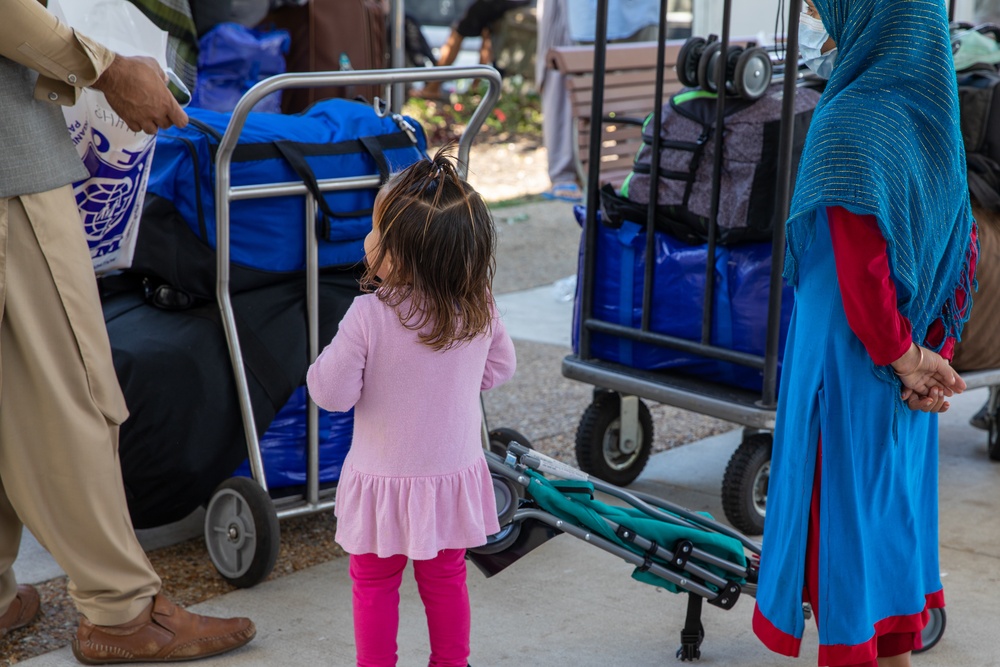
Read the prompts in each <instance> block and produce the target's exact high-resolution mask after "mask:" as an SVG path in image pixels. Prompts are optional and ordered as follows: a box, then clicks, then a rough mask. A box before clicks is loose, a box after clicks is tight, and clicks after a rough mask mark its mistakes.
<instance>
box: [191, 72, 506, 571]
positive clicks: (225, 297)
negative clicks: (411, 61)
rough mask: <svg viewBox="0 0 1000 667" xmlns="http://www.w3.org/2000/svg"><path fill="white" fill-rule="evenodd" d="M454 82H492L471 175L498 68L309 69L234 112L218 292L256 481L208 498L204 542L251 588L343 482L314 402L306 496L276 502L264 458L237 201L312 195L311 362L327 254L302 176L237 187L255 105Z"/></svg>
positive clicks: (342, 181)
mask: <svg viewBox="0 0 1000 667" xmlns="http://www.w3.org/2000/svg"><path fill="white" fill-rule="evenodd" d="M453 79H481V80H484V81H486V82H487V84H488V88H487V91H486V93H485V94H484V96H483V99H482V102H481V103H480V104H479V105H478V107H477V108H476V109H475V111H474V112H473V114H472V116H471V118H470V120H469V124H468V125H467V126H466V128H465V130H464V131H463V133H462V135H461V138H460V140H459V143H458V159H459V175H460V176H461V177H462V178H465V177H466V176H467V169H468V166H467V165H468V159H469V152H470V149H471V146H472V141H473V139H474V137H475V136H476V134H477V133H478V132H479V129H480V128H481V127H482V125H483V122H484V121H485V120H486V118H487V116H488V115H489V113H490V112H491V111H492V109H493V107H494V106H495V105H496V103H497V101H498V100H499V98H500V86H501V78H500V74H499V72H497V70H495V69H494V68H492V67H489V66H483V65H478V66H473V67H428V68H408V69H385V70H364V71H346V72H309V73H288V74H280V75H277V76H274V77H271V78H268V79H265V80H264V81H261V82H259V83H258V84H256V85H255V86H253V87H252V88H251V89H250V90H249V91H247V93H246V94H245V95H243V97H242V98H241V99H240V101H239V103H238V104H237V105H236V108H235V109H234V110H233V112H232V116H231V118H230V121H229V125H228V126H227V127H226V131H225V133H224V134H223V136H222V140H221V141H220V143H219V148H218V151H217V153H216V156H215V168H216V182H215V201H216V211H217V213H216V236H217V247H216V266H217V272H218V273H217V283H216V299H217V300H218V304H219V311H220V314H221V317H222V323H223V328H224V330H225V334H226V342H227V345H228V349H229V355H230V360H231V362H232V367H233V375H234V378H235V381H236V390H237V395H238V398H239V405H240V412H241V415H242V420H243V431H244V435H245V437H246V443H247V454H248V457H249V462H250V470H251V473H252V474H253V479H248V478H245V477H233V478H230V479H228V480H226V481H224V482H223V483H222V484H221V485H220V487H219V489H218V490H216V492H215V494H214V495H213V497H212V499H211V500H210V501H209V503H208V509H207V513H206V517H205V542H206V545H207V547H208V551H209V555H210V557H211V559H212V562H213V564H214V565H215V567H216V569H218V570H219V573H220V574H221V575H222V576H223V577H224V578H225V579H227V580H229V581H230V582H231V583H233V584H234V585H237V586H241V587H249V586H253V585H254V584H256V583H258V582H260V581H262V580H263V579H264V578H266V577H267V575H268V574H269V573H270V571H271V569H272V568H273V567H274V564H275V561H276V559H277V555H278V546H279V540H280V530H279V527H278V519H284V518H289V517H296V516H304V515H309V514H314V513H317V512H322V511H324V510H329V509H332V508H333V507H334V504H335V502H334V493H335V489H334V488H329V489H323V490H321V489H320V482H319V432H318V419H319V411H318V408H317V407H316V404H315V403H313V402H312V401H311V400H309V401H308V403H307V405H308V408H307V422H306V424H307V430H306V433H307V445H306V447H307V449H306V452H307V454H306V463H307V465H306V484H305V487H306V488H305V495H304V496H303V495H302V494H298V495H291V496H287V497H283V498H280V499H277V500H272V498H271V497H270V494H269V493H268V486H267V480H266V478H265V475H264V462H263V459H262V457H261V451H260V440H259V438H258V437H257V427H256V424H255V423H254V418H253V410H252V405H251V398H250V388H249V384H248V380H247V372H246V367H245V366H244V363H243V353H242V350H241V348H240V341H239V337H238V336H237V330H236V320H235V317H234V314H233V307H232V301H231V298H230V284H229V277H230V252H229V249H230V203H231V202H234V201H241V200H248V199H259V198H263V197H278V196H304V197H305V201H306V214H305V220H304V224H305V229H306V234H305V238H306V276H305V279H306V312H307V317H308V323H307V326H308V349H309V360H310V362H312V361H313V360H315V358H316V357H317V356H318V354H319V348H320V341H319V314H318V310H319V259H318V241H317V238H316V235H315V231H314V230H315V220H316V211H317V205H316V199H315V197H314V196H313V195H312V193H311V192H310V191H309V189H308V188H307V187H306V185H305V184H304V183H303V182H283V183H273V184H262V185H248V186H233V185H232V183H231V174H230V165H231V162H232V157H233V152H234V150H235V148H236V145H237V142H238V139H239V136H240V133H241V132H242V130H243V126H244V124H245V122H246V120H247V116H248V114H249V113H250V111H251V109H253V107H254V106H255V105H256V104H257V103H258V102H259V101H260V100H262V99H263V98H265V97H266V96H268V95H269V94H271V93H274V92H276V91H279V90H284V89H289V88H309V87H318V86H352V85H360V84H366V85H372V84H374V85H384V86H386V99H385V101H383V100H380V99H379V98H376V99H375V101H374V103H373V104H374V106H375V109H376V112H377V113H379V114H380V115H383V116H384V115H388V114H389V113H391V112H390V111H389V109H391V108H393V97H394V95H395V94H396V93H394V92H392V91H394V90H401V89H402V86H403V85H404V84H408V83H415V82H424V81H439V80H440V81H448V80H453ZM400 122H402V123H405V122H406V121H405V120H402V118H401V117H399V118H397V123H400ZM318 185H319V189H320V191H321V192H335V191H340V190H352V189H358V188H378V187H379V186H380V185H381V181H380V177H379V176H378V175H377V174H376V175H372V176H361V177H347V178H335V179H324V180H320V181H318Z"/></svg>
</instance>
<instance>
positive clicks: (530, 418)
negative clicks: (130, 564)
mask: <svg viewBox="0 0 1000 667" xmlns="http://www.w3.org/2000/svg"><path fill="white" fill-rule="evenodd" d="M545 166H546V159H545V151H544V149H542V148H539V147H538V146H537V145H536V142H532V141H520V142H510V143H503V144H484V145H477V146H476V147H474V148H473V152H472V155H471V156H470V172H469V180H470V182H471V183H472V184H473V186H474V187H476V189H477V190H478V191H479V192H480V193H482V195H483V196H484V198H485V199H486V200H487V201H489V202H498V203H499V204H498V205H497V206H495V207H494V217H495V219H496V222H497V229H498V236H499V240H500V241H499V249H498V257H497V276H496V282H495V290H496V292H497V293H498V294H502V293H506V292H513V291H518V290H523V289H528V288H532V287H539V286H543V285H549V284H552V283H555V282H556V281H557V280H559V279H561V278H564V277H566V276H569V275H571V274H573V273H575V271H576V263H577V247H578V241H579V228H578V227H577V226H576V224H575V222H573V218H572V211H571V206H570V205H569V204H566V203H562V202H551V203H550V202H545V203H542V202H541V200H540V198H539V197H538V196H537V195H538V194H539V193H541V192H543V191H544V190H545V189H546V188H547V187H548V177H547V175H546V172H545ZM510 200H520V201H517V202H514V203H511V201H510ZM516 348H517V355H518V373H517V376H516V377H515V378H514V379H513V380H512V381H511V382H509V383H508V384H507V385H504V386H503V387H500V388H498V389H496V390H494V391H491V392H487V394H486V395H485V405H486V414H487V420H488V423H489V425H490V427H491V428H495V427H501V426H502V427H508V428H513V429H516V430H517V431H520V432H521V433H523V434H524V435H525V436H526V437H527V438H528V439H529V440H530V442H531V443H532V445H533V446H534V447H536V448H537V449H539V450H540V451H541V452H543V453H545V454H548V455H550V456H553V457H555V458H558V459H560V460H563V461H566V462H569V463H574V462H575V455H574V437H575V433H576V426H577V424H578V422H579V419H580V416H581V414H582V413H583V411H584V410H585V409H586V407H587V405H588V404H589V403H590V400H591V394H592V388H591V387H590V386H589V385H584V384H581V383H578V382H574V381H570V380H567V379H565V378H563V377H562V375H561V372H560V363H561V360H562V358H563V357H564V356H566V355H567V354H569V353H570V350H569V349H568V348H564V347H561V346H557V345H546V344H541V343H531V342H525V341H518V342H517V343H516ZM650 409H651V412H652V415H653V420H654V433H655V440H654V451H662V450H664V449H668V448H670V447H674V446H677V445H680V444H684V443H687V442H691V441H693V440H697V439H700V438H703V437H706V436H708V435H712V434H715V433H720V432H722V431H726V430H730V429H732V428H733V425H732V424H729V423H726V422H722V421H720V420H717V419H711V418H708V417H704V416H702V415H697V414H694V413H690V412H685V411H682V410H677V409H675V408H672V407H669V406H660V405H650ZM281 532H282V538H281V553H280V555H279V558H278V563H277V566H276V567H275V570H274V572H273V573H272V574H271V575H270V576H271V577H272V578H276V577H281V576H284V575H286V574H289V573H291V572H295V571H297V570H300V569H303V568H307V567H310V566H313V565H317V564H319V563H322V562H325V561H328V560H331V559H333V558H337V557H339V556H341V555H343V552H342V551H341V550H340V548H339V547H338V546H337V545H336V544H335V543H334V540H333V534H334V523H333V521H332V516H330V515H328V514H320V515H314V516H310V517H302V518H297V519H288V520H285V521H282V523H281ZM149 558H150V560H151V561H152V563H153V565H154V566H155V568H156V570H157V572H159V573H160V575H161V577H162V578H163V585H164V592H165V593H166V594H167V595H168V596H169V597H171V598H172V599H173V600H174V601H175V602H177V603H178V604H181V605H182V606H187V605H191V604H195V603H198V602H201V601H203V600H206V599H209V598H212V597H215V596H218V595H222V594H224V593H226V592H229V591H230V590H232V587H231V586H230V585H229V584H228V583H227V582H225V581H224V580H223V579H221V578H220V577H219V575H218V573H217V572H216V571H215V569H214V567H213V566H212V564H211V561H210V560H209V557H208V553H207V551H206V549H205V545H204V542H203V541H202V540H200V539H193V540H189V541H187V542H183V543H181V544H177V545H174V546H171V547H167V548H163V549H156V550H153V551H151V552H149ZM39 590H40V592H41V594H42V600H43V602H42V610H43V616H42V618H41V619H40V620H39V621H37V622H36V623H35V624H34V625H33V626H30V627H29V628H26V629H24V630H20V631H17V632H14V633H11V634H10V635H8V636H7V637H4V638H2V639H0V667H4V666H6V665H13V664H16V663H18V662H20V661H21V660H24V659H26V658H29V657H32V656H35V655H39V654H41V653H45V652H48V651H52V650H56V649H58V648H61V647H63V646H66V645H67V644H68V643H69V642H70V640H71V639H72V637H73V634H74V632H75V630H76V624H77V615H76V611H75V609H74V608H73V605H72V603H71V601H70V599H69V597H68V595H67V593H66V579H65V578H64V577H63V578H57V579H53V580H51V581H48V582H45V583H43V584H41V585H39Z"/></svg>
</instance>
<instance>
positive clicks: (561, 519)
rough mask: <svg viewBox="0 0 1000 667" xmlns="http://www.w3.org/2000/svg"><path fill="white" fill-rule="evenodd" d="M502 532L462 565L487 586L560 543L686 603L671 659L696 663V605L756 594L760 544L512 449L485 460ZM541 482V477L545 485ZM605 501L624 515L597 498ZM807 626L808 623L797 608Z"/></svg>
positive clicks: (937, 635)
mask: <svg viewBox="0 0 1000 667" xmlns="http://www.w3.org/2000/svg"><path fill="white" fill-rule="evenodd" d="M486 459H487V462H488V463H489V467H490V473H491V475H492V478H493V490H494V492H495V494H496V499H497V514H498V518H499V523H500V531H499V532H498V533H496V534H495V535H491V536H490V537H489V539H488V541H487V543H486V544H485V545H484V546H481V547H476V548H474V549H469V551H468V555H469V560H471V561H472V562H473V563H474V564H475V565H476V567H478V568H479V570H480V571H482V573H483V574H485V575H486V576H487V577H492V576H493V575H495V574H497V573H499V572H501V571H502V570H504V569H505V568H506V567H507V566H508V565H510V564H512V563H514V562H515V561H517V560H518V559H519V558H521V557H522V556H524V555H525V554H527V553H528V552H530V551H532V550H533V549H535V548H536V547H538V546H540V545H542V544H544V543H545V542H547V541H548V540H550V539H551V538H553V537H555V536H556V535H559V534H561V533H567V534H569V535H572V536H573V537H576V538H578V539H581V540H583V541H585V542H588V543H589V544H593V545H594V546H597V547H599V548H601V549H603V550H604V551H607V552H608V553H611V554H613V555H615V556H618V557H619V558H622V559H623V560H625V561H627V562H628V563H631V564H632V565H634V566H635V570H633V572H632V577H633V578H634V579H636V580H638V581H642V582H645V583H648V584H652V585H654V586H659V587H660V588H665V589H667V590H669V591H671V592H673V593H687V595H688V605H687V617H686V618H685V621H684V629H683V630H681V645H680V648H678V649H677V658H678V659H679V660H681V661H682V662H686V661H691V660H698V659H699V658H701V644H702V641H703V640H704V638H705V629H704V627H703V626H702V623H701V610H702V602H703V601H705V600H707V601H708V603H709V604H711V605H714V606H716V607H721V608H722V609H731V608H732V607H733V605H735V604H736V601H737V600H738V599H739V598H740V595H742V594H743V593H747V594H749V595H751V596H754V595H756V592H757V575H758V573H759V570H760V544H758V543H757V542H755V541H753V540H751V539H750V538H748V537H747V536H746V535H744V534H743V533H740V532H739V531H737V530H734V529H733V528H730V527H729V526H726V525H724V524H721V523H719V522H717V521H715V520H714V519H712V517H711V515H709V514H707V513H703V512H693V511H691V510H689V509H685V508H683V507H681V506H679V505H675V504H673V503H670V502H668V501H666V500H663V499H662V498H657V497H655V496H651V495H648V494H645V493H639V492H635V491H626V490H624V489H622V488H620V487H617V486H614V485H612V484H608V483H607V482H602V481H601V480H599V479H597V478H595V477H591V476H589V475H588V474H587V473H585V472H583V471H582V470H579V469H577V468H574V467H572V466H569V465H566V464H565V463H562V462H560V461H556V460H555V459H553V458H550V457H548V456H545V455H544V454H539V453H538V452H536V451H534V450H532V449H529V448H528V447H525V446H523V445H522V444H520V443H518V442H516V441H512V442H509V443H508V445H507V453H506V457H501V456H499V455H498V454H495V453H494V452H493V451H487V452H486ZM546 475H547V476H546ZM597 491H600V492H601V493H604V494H607V495H608V496H611V497H613V498H617V499H618V500H621V501H623V502H624V503H625V504H626V505H625V506H624V507H622V506H616V505H608V504H607V503H604V502H601V501H600V500H598V499H596V498H595V492H597ZM803 611H804V612H805V616H806V619H808V618H810V616H811V615H812V613H811V609H810V608H809V605H808V604H804V605H803ZM929 611H930V619H929V622H928V624H927V626H926V627H924V630H923V632H922V635H921V638H922V642H923V648H921V649H918V650H917V651H915V652H923V651H927V650H930V649H931V648H932V647H933V646H934V645H935V644H937V643H938V642H939V641H940V640H941V636H942V635H943V634H944V630H945V625H946V621H947V617H946V616H945V612H944V609H931V610H929Z"/></svg>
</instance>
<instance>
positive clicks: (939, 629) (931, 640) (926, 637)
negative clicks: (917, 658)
mask: <svg viewBox="0 0 1000 667" xmlns="http://www.w3.org/2000/svg"><path fill="white" fill-rule="evenodd" d="M928 611H929V612H930V616H931V617H930V620H929V621H927V625H926V626H924V629H923V632H921V633H920V639H921V640H922V641H923V644H924V646H923V648H919V649H917V650H915V651H914V653H923V652H924V651H929V650H931V649H932V648H934V645H935V644H937V643H938V642H939V641H941V637H942V635H944V628H945V626H946V625H947V624H948V616H947V614H945V613H944V609H928Z"/></svg>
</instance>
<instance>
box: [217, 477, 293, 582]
mask: <svg viewBox="0 0 1000 667" xmlns="http://www.w3.org/2000/svg"><path fill="white" fill-rule="evenodd" d="M280 541H281V529H280V528H279V527H278V515H277V513H276V512H275V510H274V504H273V503H272V502H271V497H270V496H269V495H268V494H267V492H266V491H265V490H264V489H262V488H261V487H260V485H259V484H258V483H257V482H255V481H253V480H252V479H250V478H248V477H230V478H229V479H227V480H226V481H224V482H223V483H222V484H220V485H219V486H218V488H217V489H216V490H215V493H214V494H212V499H211V500H210V501H209V502H208V510H207V511H206V513H205V546H207V547H208V555H209V557H210V558H211V559H212V564H213V565H215V569H217V570H218V571H219V574H221V575H222V578H223V579H225V580H226V581H228V582H229V583H231V584H232V585H233V586H236V587H238V588H249V587H251V586H253V585H255V584H257V583H259V582H261V581H263V580H264V579H265V578H266V577H267V575H269V574H270V573H271V570H272V569H273V568H274V563H275V562H276V561H277V560H278V546H279V543H280Z"/></svg>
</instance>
